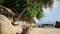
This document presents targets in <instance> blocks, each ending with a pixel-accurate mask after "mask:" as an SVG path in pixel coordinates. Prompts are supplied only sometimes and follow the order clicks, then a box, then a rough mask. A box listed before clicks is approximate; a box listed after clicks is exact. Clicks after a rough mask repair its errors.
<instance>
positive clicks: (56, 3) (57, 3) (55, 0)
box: [53, 0, 59, 8]
mask: <svg viewBox="0 0 60 34" xmlns="http://www.w3.org/2000/svg"><path fill="white" fill-rule="evenodd" d="M58 5H59V1H57V0H54V3H53V8H57V7H58Z"/></svg>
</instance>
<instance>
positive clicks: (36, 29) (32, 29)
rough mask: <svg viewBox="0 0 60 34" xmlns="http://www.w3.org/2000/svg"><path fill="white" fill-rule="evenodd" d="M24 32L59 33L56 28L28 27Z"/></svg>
mask: <svg viewBox="0 0 60 34" xmlns="http://www.w3.org/2000/svg"><path fill="white" fill-rule="evenodd" d="M26 34H60V29H57V28H30V29H29V30H28V32H27V33H26Z"/></svg>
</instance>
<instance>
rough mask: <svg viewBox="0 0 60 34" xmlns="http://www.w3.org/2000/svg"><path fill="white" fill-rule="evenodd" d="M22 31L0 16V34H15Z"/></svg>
mask: <svg viewBox="0 0 60 34" xmlns="http://www.w3.org/2000/svg"><path fill="white" fill-rule="evenodd" d="M18 31H19V32H21V31H22V28H21V26H13V25H12V24H11V21H10V20H9V19H8V18H7V17H5V16H4V15H1V14H0V34H16V33H18Z"/></svg>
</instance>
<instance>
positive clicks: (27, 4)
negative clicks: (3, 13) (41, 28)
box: [0, 0, 53, 22]
mask: <svg viewBox="0 0 60 34" xmlns="http://www.w3.org/2000/svg"><path fill="white" fill-rule="evenodd" d="M52 4H53V0H0V5H3V6H5V7H8V8H10V9H11V10H12V11H13V12H14V13H19V14H20V13H22V11H23V10H24V9H27V10H26V11H25V12H24V13H23V14H22V16H21V17H22V18H23V19H24V18H29V21H30V22H34V21H33V18H34V17H36V18H37V19H40V18H42V17H43V10H42V7H45V8H47V7H50V8H51V7H52Z"/></svg>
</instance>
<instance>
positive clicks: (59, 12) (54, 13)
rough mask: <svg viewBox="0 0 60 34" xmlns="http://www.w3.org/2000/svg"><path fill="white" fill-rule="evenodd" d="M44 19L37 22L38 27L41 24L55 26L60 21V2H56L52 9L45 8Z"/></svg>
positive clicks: (56, 0) (55, 0)
mask: <svg viewBox="0 0 60 34" xmlns="http://www.w3.org/2000/svg"><path fill="white" fill-rule="evenodd" d="M43 11H44V17H43V18H42V19H41V21H40V20H36V24H37V25H41V24H55V23H56V21H60V2H59V1H58V0H54V3H53V7H52V9H50V8H47V9H46V8H43Z"/></svg>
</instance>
